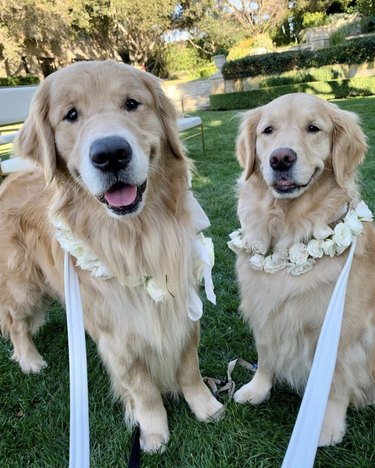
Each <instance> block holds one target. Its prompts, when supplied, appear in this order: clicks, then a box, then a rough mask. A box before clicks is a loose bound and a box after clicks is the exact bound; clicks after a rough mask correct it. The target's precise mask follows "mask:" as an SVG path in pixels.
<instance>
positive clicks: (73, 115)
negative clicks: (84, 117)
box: [64, 107, 78, 122]
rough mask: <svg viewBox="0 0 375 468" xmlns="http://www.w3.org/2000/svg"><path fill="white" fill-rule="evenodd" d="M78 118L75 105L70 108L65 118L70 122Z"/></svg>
mask: <svg viewBox="0 0 375 468" xmlns="http://www.w3.org/2000/svg"><path fill="white" fill-rule="evenodd" d="M77 119H78V112H77V109H76V108H75V107H73V108H72V109H70V110H69V112H68V113H67V114H66V116H65V117H64V120H68V121H69V122H74V121H76V120H77Z"/></svg>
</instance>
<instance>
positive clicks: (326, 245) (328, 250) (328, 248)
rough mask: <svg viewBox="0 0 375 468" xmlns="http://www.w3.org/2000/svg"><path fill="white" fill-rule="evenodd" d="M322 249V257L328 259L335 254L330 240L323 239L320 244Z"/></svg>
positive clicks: (333, 245) (333, 244)
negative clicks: (327, 256)
mask: <svg viewBox="0 0 375 468" xmlns="http://www.w3.org/2000/svg"><path fill="white" fill-rule="evenodd" d="M322 249H323V252H324V255H329V256H330V257H334V256H335V253H336V249H335V243H334V242H333V240H332V239H325V240H324V241H323V243H322Z"/></svg>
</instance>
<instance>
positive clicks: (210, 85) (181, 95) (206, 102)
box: [162, 74, 225, 114]
mask: <svg viewBox="0 0 375 468" xmlns="http://www.w3.org/2000/svg"><path fill="white" fill-rule="evenodd" d="M162 87H163V89H164V91H165V93H166V95H167V96H168V97H169V98H170V99H171V100H172V101H173V102H174V104H175V106H176V107H177V110H178V111H179V112H180V113H181V114H183V113H185V112H189V111H195V110H197V109H207V108H208V107H209V106H210V94H221V93H224V92H225V89H224V79H223V77H222V75H221V74H220V76H218V74H216V75H213V76H212V77H210V78H208V79H205V80H194V81H188V82H186V83H181V82H177V81H164V82H163V83H162Z"/></svg>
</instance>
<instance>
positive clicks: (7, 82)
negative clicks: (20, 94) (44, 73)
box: [0, 75, 39, 86]
mask: <svg viewBox="0 0 375 468" xmlns="http://www.w3.org/2000/svg"><path fill="white" fill-rule="evenodd" d="M37 84H39V77H38V76H33V75H27V76H8V77H6V78H1V77H0V86H22V85H37Z"/></svg>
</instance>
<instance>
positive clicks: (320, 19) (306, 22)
mask: <svg viewBox="0 0 375 468" xmlns="http://www.w3.org/2000/svg"><path fill="white" fill-rule="evenodd" d="M326 22H327V15H326V13H325V12H323V11H315V12H313V13H310V12H306V13H305V14H304V15H303V20H302V26H303V27H304V28H313V27H317V26H323V25H324V24H326Z"/></svg>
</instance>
